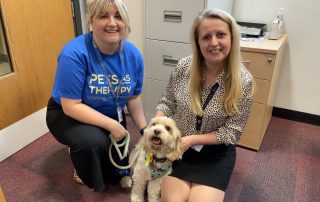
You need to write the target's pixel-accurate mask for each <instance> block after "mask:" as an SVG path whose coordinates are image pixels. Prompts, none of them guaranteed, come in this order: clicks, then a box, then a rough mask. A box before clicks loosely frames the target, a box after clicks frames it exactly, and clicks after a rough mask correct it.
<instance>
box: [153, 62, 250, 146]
mask: <svg viewBox="0 0 320 202" xmlns="http://www.w3.org/2000/svg"><path fill="white" fill-rule="evenodd" d="M191 61H192V56H189V57H186V58H183V59H181V60H180V61H179V63H178V65H177V68H176V69H175V70H173V72H172V73H171V76H170V80H169V83H168V86H167V89H166V93H165V95H164V96H163V97H162V98H161V99H160V101H159V103H158V105H157V110H160V111H162V112H164V113H165V114H166V115H167V116H170V117H172V118H173V119H174V120H175V122H176V124H177V126H178V128H179V129H180V131H181V132H182V134H183V135H192V134H205V133H210V132H215V133H216V134H217V140H218V144H235V143H236V142H237V141H238V140H239V138H240V135H241V133H242V132H243V129H244V127H245V125H246V122H247V119H248V115H249V113H250V110H251V106H252V97H250V93H251V89H252V79H251V77H250V75H249V74H248V72H247V70H246V69H244V68H243V69H242V70H241V77H242V79H243V83H244V85H243V93H242V96H241V98H240V101H239V105H238V106H239V111H240V114H235V115H231V116H229V115H227V114H226V113H225V111H224V109H223V105H222V97H223V93H224V89H225V85H224V81H223V78H224V72H222V73H221V74H220V75H219V77H218V78H217V80H216V81H215V83H218V84H219V87H218V90H217V91H216V92H215V94H214V95H213V97H212V99H211V100H210V102H209V103H208V105H207V107H206V108H205V110H204V113H205V114H204V116H203V119H202V125H201V130H200V131H199V132H198V131H197V130H196V116H195V114H193V113H192V111H191V100H190V96H189V89H190V87H189V85H188V83H189V76H190V66H191ZM213 85H214V83H213V84H211V85H210V86H209V87H208V88H206V89H204V92H203V95H202V103H203V102H204V101H205V99H206V98H207V96H208V94H209V93H210V91H211V88H212V86H213Z"/></svg>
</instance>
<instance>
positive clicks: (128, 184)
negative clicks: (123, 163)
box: [119, 176, 132, 188]
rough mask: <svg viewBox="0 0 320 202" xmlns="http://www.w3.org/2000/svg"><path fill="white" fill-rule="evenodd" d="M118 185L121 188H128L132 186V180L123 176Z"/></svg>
mask: <svg viewBox="0 0 320 202" xmlns="http://www.w3.org/2000/svg"><path fill="white" fill-rule="evenodd" d="M119 184H120V186H121V187H122V188H130V187H131V186H132V179H131V177H129V176H124V177H123V178H121V180H120V183H119Z"/></svg>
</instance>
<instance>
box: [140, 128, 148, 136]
mask: <svg viewBox="0 0 320 202" xmlns="http://www.w3.org/2000/svg"><path fill="white" fill-rule="evenodd" d="M146 127H147V126H145V127H143V128H141V130H140V134H141V135H143V133H144V129H146Z"/></svg>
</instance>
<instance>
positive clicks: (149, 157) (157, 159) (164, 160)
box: [145, 153, 167, 166]
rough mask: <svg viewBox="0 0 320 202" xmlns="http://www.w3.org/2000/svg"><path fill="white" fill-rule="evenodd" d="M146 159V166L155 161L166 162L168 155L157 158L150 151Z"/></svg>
mask: <svg viewBox="0 0 320 202" xmlns="http://www.w3.org/2000/svg"><path fill="white" fill-rule="evenodd" d="M145 160H146V166H149V165H150V164H154V163H164V162H166V161H167V158H166V157H163V158H157V157H156V156H155V155H153V154H152V153H148V154H147V153H146V155H145Z"/></svg>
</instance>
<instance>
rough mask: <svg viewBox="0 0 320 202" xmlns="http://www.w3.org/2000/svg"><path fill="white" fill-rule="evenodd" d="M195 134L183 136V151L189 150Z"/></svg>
mask: <svg viewBox="0 0 320 202" xmlns="http://www.w3.org/2000/svg"><path fill="white" fill-rule="evenodd" d="M192 139H193V135H187V136H184V137H182V138H181V145H182V151H183V152H185V151H187V150H188V149H189V148H190V147H191V146H192V145H193V143H192Z"/></svg>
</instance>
